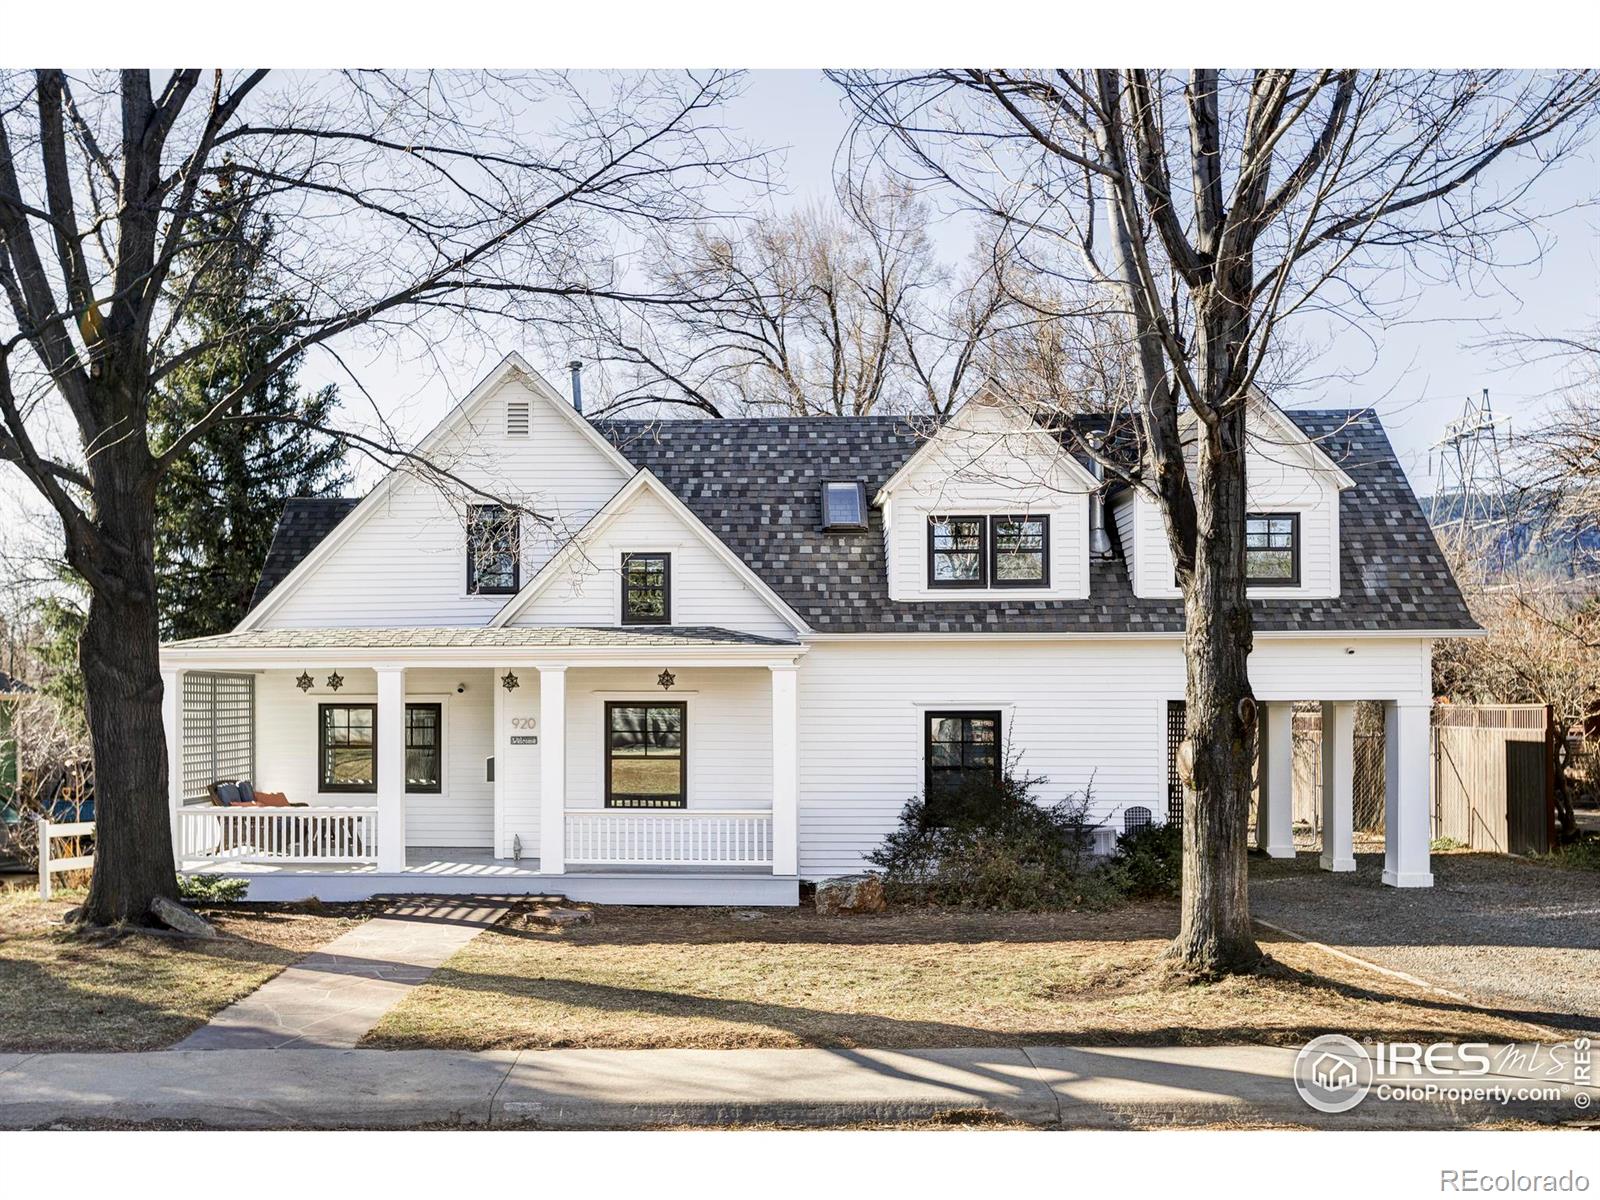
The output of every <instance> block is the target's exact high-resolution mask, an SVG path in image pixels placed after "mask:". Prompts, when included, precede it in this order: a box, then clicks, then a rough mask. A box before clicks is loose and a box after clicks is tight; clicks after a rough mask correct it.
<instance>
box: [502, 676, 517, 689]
mask: <svg viewBox="0 0 1600 1200" xmlns="http://www.w3.org/2000/svg"><path fill="white" fill-rule="evenodd" d="M500 686H501V687H503V688H505V690H506V691H508V692H514V691H516V690H517V673H516V672H515V671H507V672H506V673H505V674H504V675H502V676H500Z"/></svg>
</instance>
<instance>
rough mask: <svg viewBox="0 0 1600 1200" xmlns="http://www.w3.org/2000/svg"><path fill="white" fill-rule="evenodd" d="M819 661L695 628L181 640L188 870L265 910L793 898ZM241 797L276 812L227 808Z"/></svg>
mask: <svg viewBox="0 0 1600 1200" xmlns="http://www.w3.org/2000/svg"><path fill="white" fill-rule="evenodd" d="M804 649H805V648H804V647H803V646H800V645H797V644H795V643H789V642H779V641H775V640H772V639H766V638H759V637H753V636H750V635H744V634H737V633H733V632H730V631H726V630H711V629H694V630H689V629H681V628H666V629H658V630H648V631H645V630H632V629H615V628H597V629H559V630H558V629H550V628H536V629H443V630H382V629H372V630H363V629H351V630H268V631H257V632H251V633H245V634H231V635H223V636H222V637H219V638H208V639H200V640H198V641H191V642H185V643H175V644H173V645H171V646H168V647H167V648H166V649H165V651H164V664H163V666H164V671H165V679H166V685H167V702H166V717H167V736H168V741H169V754H170V760H171V761H172V762H173V763H174V764H175V769H174V770H173V771H172V780H173V790H172V796H171V810H172V825H173V844H174V851H175V856H176V858H177V860H178V865H179V869H180V870H183V871H186V872H190V873H196V874H207V875H219V874H220V875H228V876H236V877H239V878H242V879H246V880H248V882H249V884H250V895H251V897H252V898H261V899H284V898H297V897H304V896H309V895H316V896H319V897H321V898H323V899H353V898H359V897H360V896H362V895H375V894H382V893H393V892H430V893H462V892H482V891H485V890H491V891H495V892H499V893H504V894H514V893H537V892H550V891H559V892H562V893H564V894H567V895H571V896H574V897H578V896H579V895H580V894H581V896H582V898H586V899H595V900H602V901H609V902H614V903H624V902H631V903H718V904H726V903H766V904H773V903H779V904H783V903H794V902H795V899H796V897H797V890H798V889H797V879H796V870H797V845H796V835H797V820H796V803H797V790H798V777H797V764H798V753H797V743H798V728H797V724H798V706H797V663H798V659H799V656H800V655H801V654H803V653H804ZM238 780H248V781H249V782H250V784H251V788H252V791H253V793H254V794H255V796H256V797H258V798H257V799H256V802H255V803H254V804H251V803H250V802H249V799H248V798H245V797H237V798H236V797H235V796H233V794H232V792H231V791H230V790H228V789H226V788H224V789H222V790H223V793H224V794H223V796H222V797H221V798H223V799H226V800H229V801H230V803H229V804H227V805H226V806H223V805H219V804H217V803H216V802H215V799H214V798H213V796H212V795H211V792H212V790H213V789H215V788H217V785H219V784H226V783H229V782H237V781H238ZM280 798H281V799H280ZM235 800H238V801H242V802H238V803H234V802H232V801H235Z"/></svg>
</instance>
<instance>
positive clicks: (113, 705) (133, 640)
mask: <svg viewBox="0 0 1600 1200" xmlns="http://www.w3.org/2000/svg"><path fill="white" fill-rule="evenodd" d="M91 464H92V470H93V473H94V476H95V485H96V486H95V495H96V497H97V498H98V500H99V503H98V512H97V514H96V526H97V532H99V533H100V535H101V536H100V537H99V538H97V539H96V542H97V543H98V545H97V546H96V550H97V551H98V553H96V555H95V565H96V568H97V571H98V573H99V575H100V577H101V578H102V579H103V580H105V582H106V584H107V585H109V586H101V587H97V588H95V589H94V591H93V592H92V593H91V596H90V600H89V616H88V623H87V624H86V625H85V627H84V631H83V636H82V639H81V640H80V641H79V644H78V661H79V664H80V666H81V667H82V669H83V678H84V684H85V688H86V691H87V694H88V698H89V699H88V718H89V738H90V742H91V745H92V746H93V749H94V764H95V782H94V797H95V799H94V806H95V870H94V877H93V882H92V883H91V884H90V886H89V899H88V902H87V903H86V904H85V905H84V906H83V912H82V915H81V917H80V919H81V920H82V921H84V922H86V923H89V924H95V925H109V924H114V923H116V922H119V921H131V922H141V923H152V922H151V918H150V903H151V901H152V900H154V899H155V898H156V897H158V896H164V897H166V898H168V899H176V898H177V891H178V889H177V877H176V875H175V873H174V867H173V860H172V836H171V827H170V824H169V818H168V813H167V770H168V763H167V743H166V736H165V731H164V727H163V725H162V721H161V689H162V685H161V666H160V634H159V631H158V626H157V611H158V609H157V603H156V574H155V551H154V547H155V528H154V509H153V506H152V502H151V496H152V494H153V492H154V489H155V486H156V482H155V473H154V470H153V467H154V464H153V463H152V461H151V458H150V454H149V451H148V449H147V447H146V445H145V441H144V437H143V436H142V430H141V432H140V436H137V437H130V438H127V439H124V440H123V441H122V442H120V443H118V444H115V445H113V446H111V447H109V448H107V449H106V450H105V451H103V452H101V453H99V454H97V455H95V456H94V458H93V459H91Z"/></svg>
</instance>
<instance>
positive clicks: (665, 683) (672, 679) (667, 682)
mask: <svg viewBox="0 0 1600 1200" xmlns="http://www.w3.org/2000/svg"><path fill="white" fill-rule="evenodd" d="M656 682H657V683H659V684H660V685H661V690H662V691H663V692H664V691H666V690H667V689H668V688H670V687H671V686H672V685H673V684H675V683H677V682H678V677H677V676H676V675H674V674H673V673H672V672H671V671H663V672H661V674H659V675H657V676H656Z"/></svg>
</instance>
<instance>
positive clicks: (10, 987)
mask: <svg viewBox="0 0 1600 1200" xmlns="http://www.w3.org/2000/svg"><path fill="white" fill-rule="evenodd" d="M200 911H201V913H202V915H204V916H205V917H207V919H210V920H214V921H215V920H218V919H219V918H220V919H221V923H222V926H223V930H222V932H223V936H221V937H219V938H218V939H216V940H215V941H211V940H205V939H194V938H173V937H165V936H162V935H159V934H152V933H148V932H145V931H141V930H138V929H129V930H126V931H121V932H113V933H108V932H106V931H101V930H92V931H86V932H78V931H76V930H73V929H69V928H66V927H63V926H62V925H61V924H60V917H59V914H57V913H55V912H51V913H50V914H49V916H48V920H39V919H37V917H36V915H35V919H30V920H29V921H28V922H27V923H26V924H25V925H24V924H23V923H22V922H21V921H20V920H18V921H16V922H15V923H14V925H13V927H12V928H11V929H8V930H5V931H3V932H0V1050H3V1051H6V1052H25V1053H35V1052H39V1053H48V1052H52V1051H96V1050H130V1049H133V1050H154V1049H160V1048H162V1047H165V1046H168V1045H171V1044H172V1043H173V1042H176V1041H178V1040H180V1039H182V1038H184V1037H187V1036H188V1035H189V1034H190V1033H192V1032H193V1031H194V1030H196V1029H198V1028H199V1027H200V1026H202V1025H204V1024H205V1023H206V1022H207V1021H208V1020H210V1018H211V1017H212V1016H213V1015H214V1014H215V1013H216V1012H218V1011H220V1010H221V1009H222V1008H225V1007H226V1006H227V1005H229V1004H231V1003H233V1002H234V1001H236V1000H238V999H240V998H242V997H244V996H247V995H249V994H250V993H251V992H253V991H255V990H256V989H257V988H259V987H260V986H261V985H262V984H263V983H265V982H267V981H268V980H269V979H271V978H273V977H274V976H276V975H278V974H279V973H280V972H282V971H283V970H284V969H286V968H288V967H291V966H293V965H294V964H296V963H298V962H300V961H301V960H302V959H304V958H305V957H306V956H307V955H308V954H312V953H315V952H316V950H317V949H318V947H317V946H309V945H308V946H283V945H278V944H275V943H274V942H272V941H269V940H263V939H261V938H259V937H250V936H246V935H245V934H244V933H241V932H239V930H241V929H249V928H251V927H252V926H257V927H259V924H266V925H271V926H280V925H287V924H289V923H291V922H292V921H294V920H296V919H301V918H303V916H304V911H303V910H297V909H292V908H286V909H281V910H277V911H263V910H258V909H256V908H255V907H254V906H252V907H250V908H248V909H243V910H236V909H230V908H228V907H222V906H218V907H211V906H206V907H202V908H201V909H200ZM325 915H335V916H340V915H351V916H353V915H355V911H354V910H352V911H351V912H350V913H349V914H344V913H331V914H325ZM241 916H244V917H247V918H248V920H240V919H238V918H240V917H241ZM334 936H337V931H334V932H330V933H329V935H328V937H329V938H331V937H334ZM322 940H323V941H324V942H325V941H326V940H327V939H322ZM215 970H220V971H221V972H223V973H225V974H227V975H231V974H232V972H234V971H240V972H251V973H254V972H257V971H259V972H260V976H259V977H258V978H253V979H247V980H236V979H231V978H218V979H217V980H216V981H215V982H214V983H213V984H211V985H210V986H211V987H214V988H216V989H218V990H217V991H215V992H214V993H211V994H207V991H206V985H205V984H204V983H202V982H199V981H197V979H196V976H197V975H200V974H204V973H209V972H211V971H215ZM183 983H194V984H196V987H195V989H194V990H193V991H192V992H186V991H184V990H183V989H182V986H181V985H182V984H183ZM175 1005H192V1011H183V1010H182V1009H180V1008H178V1007H175Z"/></svg>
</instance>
